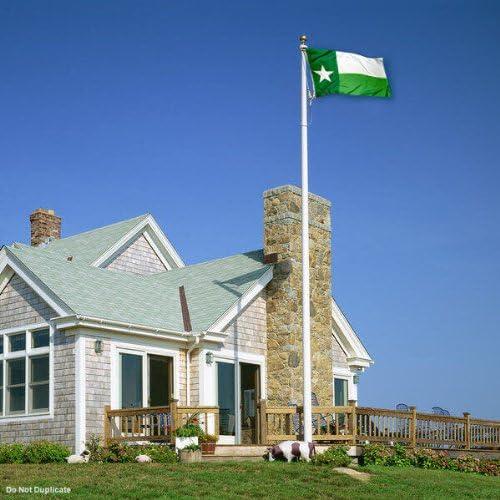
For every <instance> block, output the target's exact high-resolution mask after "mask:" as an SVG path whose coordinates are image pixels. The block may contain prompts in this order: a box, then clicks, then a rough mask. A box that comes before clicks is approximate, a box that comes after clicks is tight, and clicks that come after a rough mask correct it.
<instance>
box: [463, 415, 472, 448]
mask: <svg viewBox="0 0 500 500" xmlns="http://www.w3.org/2000/svg"><path fill="white" fill-rule="evenodd" d="M464 440H465V449H466V450H470V449H471V435H470V413H469V412H467V411H464Z"/></svg>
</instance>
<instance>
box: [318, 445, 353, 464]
mask: <svg viewBox="0 0 500 500" xmlns="http://www.w3.org/2000/svg"><path fill="white" fill-rule="evenodd" d="M348 449H349V448H348V447H347V446H340V445H335V446H330V448H328V449H327V450H326V451H324V452H323V453H320V454H318V455H316V456H315V457H314V458H313V463H314V464H316V465H331V466H333V467H347V466H348V465H350V464H351V462H352V459H351V457H350V456H349V455H348V454H347V450H348Z"/></svg>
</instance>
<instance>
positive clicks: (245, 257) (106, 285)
mask: <svg viewBox="0 0 500 500" xmlns="http://www.w3.org/2000/svg"><path fill="white" fill-rule="evenodd" d="M145 217H147V216H141V217H138V218H135V219H131V220H129V221H124V222H121V223H118V224H113V225H111V226H107V227H105V228H100V229H96V230H95V231H89V232H86V233H82V234H79V235H76V236H73V237H70V238H64V239H62V240H56V241H53V242H51V243H50V244H49V245H48V246H46V247H44V248H33V247H28V246H10V247H7V249H8V251H10V252H11V253H12V254H13V255H14V257H16V258H17V259H18V260H19V261H20V262H21V263H22V264H23V265H24V266H26V267H27V268H28V269H29V270H30V271H31V272H32V273H33V274H34V275H35V276H36V277H37V278H38V279H39V280H41V281H42V282H43V283H44V284H45V285H46V286H47V287H48V288H49V289H50V290H51V291H52V292H53V293H54V294H55V295H56V296H57V297H58V298H59V299H60V300H61V301H62V302H63V303H64V304H66V305H67V307H68V308H69V309H70V310H71V311H72V312H73V313H75V314H78V315H82V316H90V317H96V318H102V319H107V320H114V321H123V322H126V323H134V324H139V325H144V326H147V327H153V328H164V329H170V330H175V331H183V330H184V326H183V321H182V313H181V307H180V300H179V286H181V285H183V286H184V287H185V291H186V297H187V302H188V306H189V311H190V315H191V322H192V326H193V330H194V331H202V330H206V329H208V328H209V327H210V326H211V325H212V324H213V323H215V322H216V321H217V320H218V319H219V318H220V317H221V316H222V315H223V314H224V313H225V312H226V311H227V310H228V309H230V308H231V306H232V305H233V304H234V303H235V302H236V301H237V300H238V299H239V298H240V297H241V296H242V295H243V294H244V293H245V292H246V291H247V290H249V289H250V288H251V287H252V286H253V285H254V284H256V283H257V281H258V280H259V278H260V277H261V276H262V275H263V274H264V273H265V272H266V271H267V270H268V269H269V268H270V267H271V266H270V265H266V264H264V263H263V252H262V251H261V250H257V251H254V252H248V253H243V254H237V255H233V256H231V257H226V258H223V259H218V260H213V261H210V262H205V263H202V264H196V265H192V266H186V267H183V268H180V269H174V270H171V271H165V272H161V273H157V274H153V275H149V276H136V275H132V274H126V273H121V272H116V271H110V270H106V269H100V268H96V267H93V266H91V265H90V263H91V262H93V261H95V260H96V259H97V258H98V257H99V256H100V255H101V254H102V253H104V252H105V251H106V250H107V249H108V248H110V247H111V246H112V245H113V244H114V243H116V241H118V240H119V239H120V238H122V237H123V236H124V235H125V234H127V233H128V232H129V231H130V230H131V229H132V228H133V227H134V226H135V225H137V224H138V223H139V222H140V221H141V220H142V219H143V218H145ZM69 255H72V256H73V260H72V261H71V262H69V261H68V260H67V257H68V256H69Z"/></svg>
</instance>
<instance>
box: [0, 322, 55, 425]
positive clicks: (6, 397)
mask: <svg viewBox="0 0 500 500" xmlns="http://www.w3.org/2000/svg"><path fill="white" fill-rule="evenodd" d="M40 326H41V325H40ZM40 326H38V327H37V328H38V329H37V330H31V329H27V330H25V331H17V332H16V331H13V330H11V331H8V332H5V333H4V334H2V335H0V346H3V349H0V418H2V417H3V418H6V417H11V416H12V417H16V418H18V417H19V418H22V417H25V416H30V415H39V414H46V413H49V412H50V408H51V401H52V400H51V395H52V383H51V381H52V377H53V373H52V367H51V364H50V363H51V362H52V348H51V346H52V343H51V337H52V332H51V329H50V328H46V327H45V328H43V327H42V328H40ZM37 334H38V335H37ZM47 334H48V339H47V337H46V336H47ZM23 335H24V350H20V349H19V348H20V347H22V341H20V343H19V344H18V349H17V350H14V351H12V350H11V348H10V347H11V345H12V344H11V339H12V337H14V341H15V338H16V337H17V338H18V339H19V338H20V337H21V336H23ZM37 337H38V338H37ZM47 340H48V344H47ZM40 358H46V359H47V361H46V363H47V364H44V363H43V362H42V364H41V366H40V365H39V366H38V367H37V373H38V377H39V378H38V380H32V378H33V375H34V373H33V367H32V364H33V360H37V359H40ZM11 363H13V364H17V365H18V366H17V367H16V368H17V370H16V372H17V373H15V372H11V370H13V369H14V368H10V364H11ZM39 363H40V362H39ZM21 370H22V374H21ZM13 375H17V378H15V379H14V380H13V379H12V376H13ZM42 377H43V378H42ZM0 422H1V420H0Z"/></svg>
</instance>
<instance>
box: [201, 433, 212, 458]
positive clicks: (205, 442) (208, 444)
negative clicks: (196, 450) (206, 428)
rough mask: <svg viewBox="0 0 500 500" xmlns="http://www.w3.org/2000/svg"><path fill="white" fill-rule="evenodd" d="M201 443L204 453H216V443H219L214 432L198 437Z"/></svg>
mask: <svg viewBox="0 0 500 500" xmlns="http://www.w3.org/2000/svg"><path fill="white" fill-rule="evenodd" d="M198 442H199V443H200V445H201V452H202V453H203V454H204V455H213V454H214V453H215V444H216V443H217V436H213V435H212V434H203V436H200V437H199V438H198Z"/></svg>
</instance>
